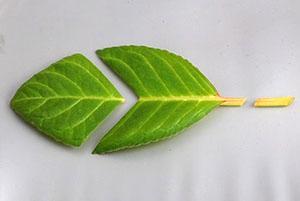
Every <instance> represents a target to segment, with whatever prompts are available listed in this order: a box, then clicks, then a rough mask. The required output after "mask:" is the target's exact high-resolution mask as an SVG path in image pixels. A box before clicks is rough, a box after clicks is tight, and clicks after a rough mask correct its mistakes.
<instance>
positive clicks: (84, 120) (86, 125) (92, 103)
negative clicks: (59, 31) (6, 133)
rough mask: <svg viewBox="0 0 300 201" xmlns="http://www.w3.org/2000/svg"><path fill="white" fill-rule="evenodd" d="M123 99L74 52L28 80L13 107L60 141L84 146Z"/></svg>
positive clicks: (15, 99) (12, 104) (87, 61)
mask: <svg viewBox="0 0 300 201" xmlns="http://www.w3.org/2000/svg"><path fill="white" fill-rule="evenodd" d="M123 101H124V99H123V97H122V96H121V95H120V94H119V92H118V91H117V90H116V89H115V88H114V87H113V85H112V84H111V83H110V82H109V81H108V79H106V78H105V76H104V75H103V74H102V73H101V72H100V71H99V70H98V69H97V67H96V66H94V64H92V63H91V62H90V61H89V60H88V59H87V58H85V57H84V56H83V55H81V54H74V55H71V56H68V57H65V58H63V59H61V60H59V61H58V62H56V63H54V64H52V65H50V66H49V67H47V68H46V69H44V70H42V71H40V72H39V73H37V74H35V75H34V76H33V77H32V78H30V79H29V80H28V81H26V82H25V83H24V84H23V85H22V86H21V87H20V88H19V89H18V90H17V92H16V94H15V96H14V97H13V98H12V100H11V107H12V109H13V110H14V111H15V112H16V113H17V114H18V115H19V116H21V117H22V118H23V120H24V121H26V122H27V123H29V124H31V125H32V126H34V127H35V128H36V129H38V130H40V131H41V132H42V133H44V134H46V135H48V136H50V137H52V138H54V139H55V140H56V141H59V142H62V143H63V144H66V145H70V146H80V145H81V144H82V143H83V142H84V141H85V140H86V139H87V138H88V137H89V135H90V134H91V132H92V131H93V130H94V129H95V128H96V127H97V126H98V125H99V124H100V123H101V122H102V121H103V120H104V119H105V117H106V116H108V115H109V114H110V113H111V112H112V111H113V109H114V108H115V107H117V106H118V105H119V104H120V103H121V102H123Z"/></svg>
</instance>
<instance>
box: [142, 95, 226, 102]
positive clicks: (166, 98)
mask: <svg viewBox="0 0 300 201" xmlns="http://www.w3.org/2000/svg"><path fill="white" fill-rule="evenodd" d="M138 101H224V100H223V99H222V98H221V97H219V96H146V97H145V96H144V97H140V98H139V99H138Z"/></svg>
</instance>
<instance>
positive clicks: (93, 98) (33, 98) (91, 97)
mask: <svg viewBox="0 0 300 201" xmlns="http://www.w3.org/2000/svg"><path fill="white" fill-rule="evenodd" d="M39 99H43V100H51V99H76V100H104V101H120V102H124V98H118V97H103V96H84V97H82V96H49V97H42V96H41V97H28V98H20V99H17V100H15V101H14V102H21V101H26V100H39Z"/></svg>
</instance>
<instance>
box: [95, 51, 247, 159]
mask: <svg viewBox="0 0 300 201" xmlns="http://www.w3.org/2000/svg"><path fill="white" fill-rule="evenodd" d="M96 53H97V55H98V57H99V58H100V59H101V60H102V61H103V62H104V63H105V64H107V65H108V66H109V67H110V68H111V69H112V70H113V71H114V72H115V73H116V74H117V75H118V76H119V77H120V78H121V79H122V80H123V81H124V82H125V83H127V84H128V86H129V87H131V88H132V89H133V91H134V92H135V94H136V95H137V96H138V101H137V103H136V104H135V105H134V107H132V108H131V109H130V110H129V112H128V113H127V114H126V115H125V116H124V117H123V118H122V119H121V120H120V121H119V122H118V123H117V124H116V125H115V126H114V127H113V128H112V129H111V130H110V131H109V132H108V133H107V134H106V135H105V136H104V137H103V138H102V139H101V141H100V142H99V144H98V145H97V147H96V148H95V150H94V152H93V153H99V154H101V153H106V152H113V151H117V150H121V149H126V148H131V147H137V146H141V145H145V144H149V143H151V142H156V141H160V140H163V139H167V138H169V137H172V136H174V135H175V134H176V133H178V132H179V131H181V130H183V129H184V128H186V127H188V126H190V125H192V124H193V123H194V122H196V121H198V120H200V119H201V118H203V117H204V116H205V115H206V114H208V113H209V112H210V111H211V110H213V109H214V108H216V107H218V106H219V105H221V104H222V103H224V105H231V106H232V105H242V104H243V103H244V99H234V98H233V99H232V98H231V99H230V100H228V99H226V98H222V97H220V96H219V95H218V93H217V90H216V89H215V87H214V86H213V85H212V84H211V83H210V81H209V80H208V79H207V78H206V77H205V76H204V75H203V74H202V73H201V72H200V71H199V70H198V69H197V68H196V67H194V66H193V65H192V64H191V63H190V62H188V61H187V60H186V59H184V58H182V57H180V56H178V55H175V54H173V53H170V52H168V51H166V50H160V49H154V48H149V47H145V46H120V47H112V48H106V49H103V50H98V51H97V52H96Z"/></svg>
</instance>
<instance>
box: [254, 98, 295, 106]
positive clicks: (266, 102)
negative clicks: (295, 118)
mask: <svg viewBox="0 0 300 201" xmlns="http://www.w3.org/2000/svg"><path fill="white" fill-rule="evenodd" d="M294 100H295V98H294V97H292V96H286V97H276V98H258V99H256V100H255V103H254V106H255V107H287V106H289V105H291V104H292V103H293V102H294Z"/></svg>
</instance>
